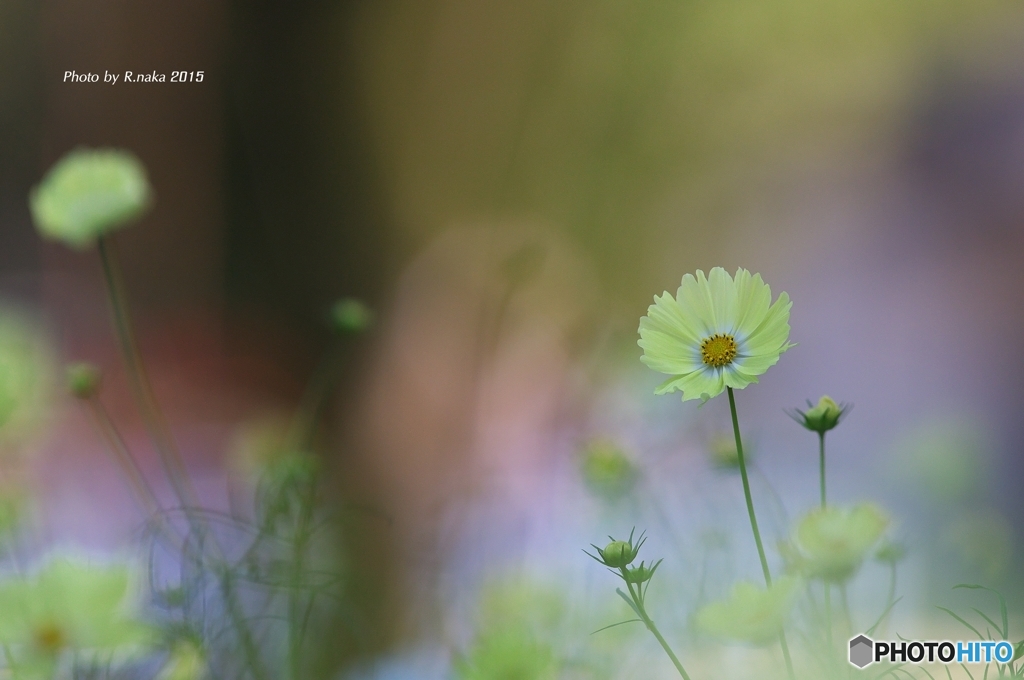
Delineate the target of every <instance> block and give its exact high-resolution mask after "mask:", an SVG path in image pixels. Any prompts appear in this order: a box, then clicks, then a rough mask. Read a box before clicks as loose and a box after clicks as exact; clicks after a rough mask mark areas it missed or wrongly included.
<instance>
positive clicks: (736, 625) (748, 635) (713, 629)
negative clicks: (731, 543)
mask: <svg viewBox="0 0 1024 680" xmlns="http://www.w3.org/2000/svg"><path fill="white" fill-rule="evenodd" d="M799 587H800V582H799V580H798V579H796V578H793V577H791V576H784V577H782V578H780V579H778V580H776V581H775V583H773V584H772V586H771V587H770V588H767V589H765V588H761V587H760V586H756V585H754V584H753V583H750V582H747V581H744V582H741V583H737V584H736V585H735V586H733V589H732V593H730V595H729V597H728V599H725V600H721V601H719V602H713V603H711V604H709V605H706V606H704V607H702V608H701V609H699V610H698V611H697V614H696V618H695V622H696V624H697V628H698V629H700V630H701V631H702V632H704V633H707V634H708V635H713V636H715V637H720V638H726V639H729V640H738V641H741V642H750V643H752V644H755V645H763V644H768V643H770V642H772V641H773V640H775V639H777V638H778V635H779V632H780V631H781V630H782V624H783V623H784V621H785V619H786V616H787V615H789V612H790V610H791V609H792V608H793V604H794V603H795V600H796V595H797V590H798V589H799Z"/></svg>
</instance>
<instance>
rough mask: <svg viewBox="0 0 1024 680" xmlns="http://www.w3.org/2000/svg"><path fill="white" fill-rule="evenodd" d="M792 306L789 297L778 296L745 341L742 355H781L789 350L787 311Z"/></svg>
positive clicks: (783, 294) (784, 295)
mask: <svg viewBox="0 0 1024 680" xmlns="http://www.w3.org/2000/svg"><path fill="white" fill-rule="evenodd" d="M792 306H793V303H792V302H790V300H789V296H788V295H786V294H785V293H782V294H780V295H779V299H778V300H776V301H775V304H773V305H772V306H771V307H770V308H769V309H768V314H767V315H766V316H765V318H764V319H763V320H762V321H761V323H760V324H759V325H758V326H757V328H755V329H754V331H753V332H752V333H751V334H750V336H749V337H748V338H747V339H746V342H745V343H744V347H743V353H744V354H745V355H748V356H758V355H765V354H781V353H782V352H785V351H786V350H787V349H789V347H790V345H789V344H788V342H787V341H788V340H789V310H790V308H791V307H792Z"/></svg>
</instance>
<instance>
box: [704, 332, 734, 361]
mask: <svg viewBox="0 0 1024 680" xmlns="http://www.w3.org/2000/svg"><path fill="white" fill-rule="evenodd" d="M700 358H701V360H702V361H703V362H704V363H705V364H707V365H708V366H712V367H714V368H721V367H722V366H727V365H729V364H731V363H732V360H733V359H735V358H736V341H735V340H734V339H733V337H732V336H731V335H725V334H724V333H715V334H714V335H712V336H711V337H710V338H708V339H706V340H705V341H704V342H702V343H700Z"/></svg>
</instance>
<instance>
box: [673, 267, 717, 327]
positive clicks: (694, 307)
mask: <svg viewBox="0 0 1024 680" xmlns="http://www.w3.org/2000/svg"><path fill="white" fill-rule="evenodd" d="M676 299H677V300H678V301H679V306H680V307H681V308H682V312H683V314H684V315H685V316H686V318H687V319H688V320H690V321H691V323H692V324H694V326H695V327H696V329H697V330H698V332H699V334H700V336H701V338H706V337H708V336H710V335H714V334H715V333H717V332H718V320H717V317H716V315H715V308H714V303H713V302H712V299H711V288H710V286H709V285H708V280H707V278H705V276H704V272H703V271H701V270H700V269H698V270H697V276H696V277H694V276H693V274H686V275H685V276H684V277H683V280H682V283H680V284H679V289H678V290H677V291H676Z"/></svg>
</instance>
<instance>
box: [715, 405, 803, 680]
mask: <svg viewBox="0 0 1024 680" xmlns="http://www.w3.org/2000/svg"><path fill="white" fill-rule="evenodd" d="M725 389H726V391H728V393H729V411H730V413H731V414H732V431H733V435H734V436H735V438H736V458H737V459H738V460H739V463H740V478H741V479H742V480H743V496H744V498H746V501H747V514H748V515H749V516H750V529H751V530H752V531H753V532H754V543H755V544H757V556H758V558H759V559H760V560H761V571H762V572H763V573H764V582H765V585H766V586H768V587H769V588H771V586H772V573H771V572H770V571H769V570H768V558H767V557H765V554H764V545H763V544H762V543H761V532H760V531H759V530H758V528H757V515H756V514H755V513H754V499H753V497H752V496H751V495H750V479H749V478H748V477H747V463H746V460H745V459H744V458H743V440H742V438H741V437H740V421H739V418H738V417H737V416H736V396H735V395H734V394H733V391H732V388H731V387H726V388H725ZM779 645H780V646H781V647H782V656H783V657H785V659H786V671H787V672H788V673H789V677H790V679H791V680H792V678H794V677H795V675H794V673H793V660H792V658H790V655H789V645H788V644H787V643H786V632H785V631H784V630H780V631H779Z"/></svg>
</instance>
